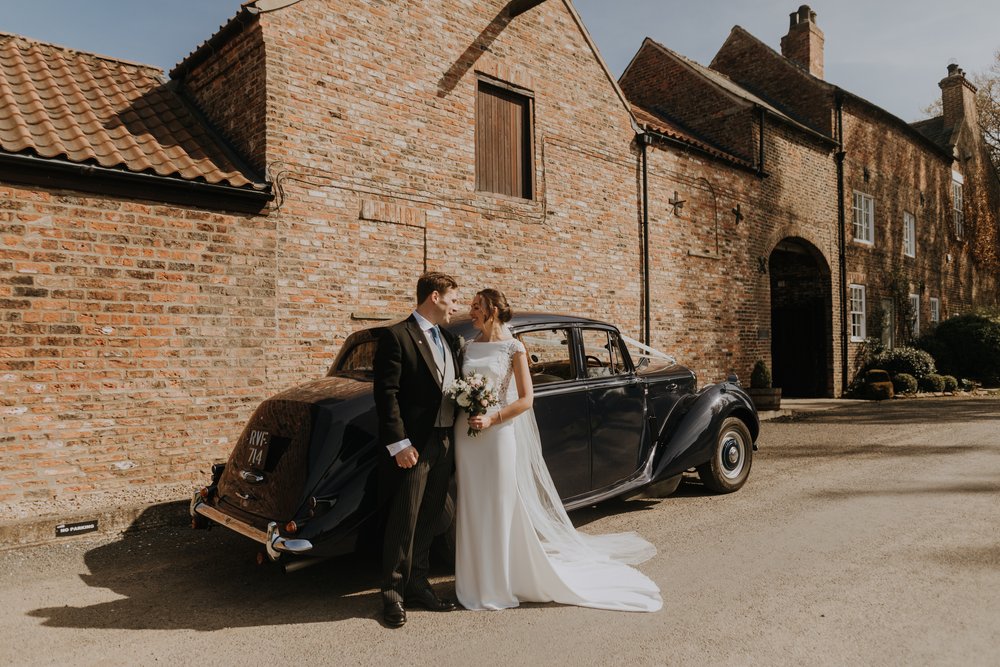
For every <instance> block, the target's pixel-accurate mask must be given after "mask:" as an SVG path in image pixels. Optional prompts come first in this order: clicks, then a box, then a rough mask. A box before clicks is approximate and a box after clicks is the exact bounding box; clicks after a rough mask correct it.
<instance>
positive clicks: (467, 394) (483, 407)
mask: <svg viewBox="0 0 1000 667" xmlns="http://www.w3.org/2000/svg"><path fill="white" fill-rule="evenodd" d="M445 394H447V395H448V396H449V397H451V398H452V399H454V400H455V402H456V403H458V406H459V407H460V408H462V409H463V410H465V411H466V412H468V413H469V415H470V416H472V417H475V416H476V415H485V414H486V413H487V412H489V411H490V408H492V407H495V406H497V405H500V397H499V396H498V395H497V390H496V387H494V386H493V383H492V382H491V381H490V380H489V379H487V378H486V377H484V376H482V375H480V374H479V373H473V374H472V375H468V376H466V377H462V378H458V379H457V380H455V381H454V382H452V383H451V385H450V386H449V387H448V389H447V390H445ZM469 435H471V436H477V435H479V431H478V430H477V429H474V428H472V427H471V426H470V427H469Z"/></svg>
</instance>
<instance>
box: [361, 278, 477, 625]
mask: <svg viewBox="0 0 1000 667" xmlns="http://www.w3.org/2000/svg"><path fill="white" fill-rule="evenodd" d="M457 310H458V283H456V282H455V279H454V278H452V277H451V276H449V275H447V274H444V273H425V274H423V275H422V276H420V279H419V280H418V281H417V308H416V310H414V311H413V314H411V315H410V317H408V318H407V319H405V320H403V321H402V322H399V323H397V324H394V325H392V326H390V327H389V328H387V329H385V330H384V331H383V333H382V335H381V337H380V338H379V342H378V350H377V352H376V353H375V360H374V366H375V408H376V411H377V413H378V426H379V442H380V443H381V444H382V445H383V446H384V447H385V448H386V449H387V452H388V453H387V454H386V455H385V456H384V457H383V461H382V470H381V474H380V480H379V481H380V491H381V493H382V494H383V497H384V499H385V500H387V503H388V506H387V509H388V517H387V522H386V527H385V541H384V546H383V549H382V577H383V580H382V603H383V612H382V615H383V619H384V621H385V624H386V625H387V626H389V627H392V628H398V627H400V626H402V625H403V624H404V623H406V607H413V606H419V607H423V608H424V609H430V610H433V611H451V610H453V609H455V604H454V603H453V602H451V601H450V600H443V599H439V598H438V597H437V595H436V594H435V593H434V591H433V590H432V589H431V585H430V582H428V581H427V570H428V567H429V563H428V554H429V551H430V546H431V540H432V538H433V537H434V535H433V528H434V523H435V521H436V519H437V518H438V517H439V516H440V514H441V512H442V511H444V505H445V499H446V497H447V494H448V485H449V483H450V479H451V473H452V468H453V467H454V460H455V454H454V451H453V450H452V446H451V445H452V427H453V426H454V423H455V404H454V401H452V400H451V399H449V398H445V397H444V394H443V392H444V390H445V389H446V388H447V387H448V386H449V385H450V384H451V382H452V381H453V380H454V379H455V377H457V375H458V373H459V371H458V350H457V348H456V341H455V339H454V337H453V336H452V335H451V334H450V333H448V332H447V331H445V330H443V329H441V327H440V325H442V324H447V323H448V322H450V321H451V317H452V315H453V314H454V313H455V312H456V311H457ZM404 605H405V606H404Z"/></svg>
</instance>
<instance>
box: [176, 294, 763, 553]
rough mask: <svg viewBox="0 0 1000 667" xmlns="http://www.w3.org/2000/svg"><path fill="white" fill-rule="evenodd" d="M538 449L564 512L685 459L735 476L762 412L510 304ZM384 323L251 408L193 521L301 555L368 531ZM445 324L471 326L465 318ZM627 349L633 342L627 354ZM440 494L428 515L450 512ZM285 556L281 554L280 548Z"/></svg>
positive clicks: (341, 545) (713, 476)
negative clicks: (326, 366)
mask: <svg viewBox="0 0 1000 667" xmlns="http://www.w3.org/2000/svg"><path fill="white" fill-rule="evenodd" d="M510 327H511V330H512V331H513V333H514V336H516V337H517V338H518V339H520V340H521V342H522V343H524V345H525V348H526V349H527V352H528V357H529V368H530V370H531V376H532V380H533V383H534V391H535V417H536V419H537V421H538V427H539V431H540V433H541V439H542V448H543V453H544V456H545V461H546V463H547V464H548V467H549V470H550V472H551V474H552V479H553V481H554V482H555V485H556V488H557V489H558V490H559V494H560V496H561V497H562V499H563V502H564V504H565V506H566V508H567V509H570V510H571V509H573V508H576V507H580V506H582V505H589V504H593V503H596V502H599V501H602V500H605V499H608V498H612V497H615V496H620V495H623V494H629V493H635V492H637V491H638V490H640V489H641V488H643V487H649V488H651V489H653V490H654V491H656V492H658V495H666V494H669V493H670V492H672V491H673V490H674V489H676V487H677V484H678V483H679V482H680V479H681V475H682V473H684V472H685V471H687V470H689V469H696V470H697V472H698V476H699V479H700V480H701V482H702V483H703V484H704V486H705V487H707V488H708V489H711V490H712V491H715V492H719V493H728V492H731V491H736V490H737V489H739V488H740V487H742V486H743V484H744V483H745V482H746V480H747V476H748V475H749V473H750V466H751V463H752V461H753V451H754V449H756V445H755V441H756V439H757V435H758V433H759V430H760V422H759V420H758V418H757V413H756V411H755V410H754V407H753V403H752V401H751V400H750V398H749V397H748V396H747V394H746V393H745V392H744V391H743V389H741V388H740V385H739V382H738V380H737V379H736V378H735V377H730V379H729V380H728V381H726V382H723V383H720V384H715V385H710V386H707V387H704V388H702V389H701V390H700V391H699V390H698V388H697V381H696V378H695V375H694V373H692V372H691V371H690V370H688V369H687V368H685V367H683V366H680V365H678V364H677V363H676V362H675V361H674V360H673V359H672V358H671V357H669V356H667V355H664V354H661V353H656V352H655V351H652V350H649V349H648V348H646V349H645V350H644V351H643V350H641V349H640V348H641V346H639V345H638V344H637V343H636V342H635V341H632V340H631V339H627V338H625V337H624V336H623V335H622V334H621V333H620V332H619V331H618V329H617V328H615V327H614V326H612V325H610V324H606V323H604V322H599V321H596V320H592V319H586V318H582V317H572V316H564V315H548V314H534V313H529V314H518V315H515V316H514V318H513V319H512V320H511V322H510ZM381 328H382V327H373V328H370V329H365V330H362V331H358V332H356V333H354V334H352V335H351V336H349V337H348V339H347V340H346V341H345V343H344V345H343V347H342V348H341V350H340V353H339V354H338V355H337V358H336V360H335V361H334V363H333V365H332V366H331V368H330V371H329V372H328V373H327V376H326V377H325V378H322V379H317V380H313V381H312V382H307V383H305V384H303V385H300V386H298V387H295V388H293V389H289V390H287V391H284V392H282V393H280V394H278V395H276V396H274V397H272V398H269V399H268V400H266V401H264V402H263V403H262V404H261V405H260V406H259V407H258V408H257V410H256V411H255V412H254V414H253V416H252V417H251V418H250V421H249V422H248V423H247V425H246V428H245V429H244V431H243V434H242V435H241V436H240V439H239V441H238V442H237V444H236V447H235V448H234V449H233V452H232V454H231V455H230V457H229V460H228V461H227V462H226V463H225V464H216V465H215V466H213V469H212V481H211V484H210V485H209V486H207V487H205V488H204V489H202V490H201V491H199V492H198V493H196V494H195V496H194V498H193V500H192V502H191V514H192V517H193V523H194V525H195V526H196V527H205V526H208V525H211V524H212V523H217V524H221V525H223V526H226V527H228V528H231V529H232V530H235V531H237V532H239V533H241V534H243V535H245V536H247V537H249V538H251V539H253V540H256V541H257V542H260V543H262V544H263V545H264V547H265V551H266V553H267V554H268V555H269V556H270V557H271V559H273V560H277V559H278V558H279V557H280V556H281V555H282V554H290V555H295V556H298V557H299V558H297V559H293V560H295V561H297V563H298V564H304V563H305V561H304V560H303V557H304V558H307V559H308V558H322V557H328V556H333V555H337V554H339V553H344V552H347V551H350V550H353V549H354V548H355V547H356V545H357V543H358V541H359V539H365V538H366V537H370V538H371V539H374V540H377V539H378V535H379V529H378V526H377V521H375V517H376V516H377V515H378V494H377V489H376V483H377V477H378V475H377V473H376V468H377V462H378V457H379V456H385V453H384V452H382V451H379V447H378V444H377V439H376V434H377V420H376V415H375V403H374V399H373V397H372V360H373V359H374V357H375V347H376V345H377V341H378V336H379V333H380V330H381ZM449 329H450V330H451V331H452V332H453V333H455V334H456V335H459V336H463V337H465V338H471V337H473V336H474V335H475V333H476V332H475V330H474V329H473V328H472V325H471V324H470V322H469V320H468V319H467V318H459V319H457V320H455V321H454V322H453V323H452V324H451V325H449ZM630 350H631V351H630ZM453 515H454V506H453V504H452V503H451V502H449V504H448V507H447V508H446V511H445V513H444V515H443V516H442V517H441V520H440V522H439V530H440V532H442V533H444V532H446V531H447V530H448V528H449V525H450V524H451V523H452V520H453ZM286 560H287V559H286Z"/></svg>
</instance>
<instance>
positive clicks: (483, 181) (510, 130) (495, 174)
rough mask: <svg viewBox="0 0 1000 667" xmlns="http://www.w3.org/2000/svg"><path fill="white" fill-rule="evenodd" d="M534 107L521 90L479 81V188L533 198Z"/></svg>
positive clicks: (477, 173)
mask: <svg viewBox="0 0 1000 667" xmlns="http://www.w3.org/2000/svg"><path fill="white" fill-rule="evenodd" d="M531 171H532V168H531V107H530V100H529V99H528V98H527V97H525V96H523V95H518V94H517V93H514V92H511V91H508V90H504V89H503V88H498V87H496V86H491V85H489V84H486V83H482V82H480V83H479V91H478V93H477V99H476V189H477V190H483V191H486V192H496V193H499V194H505V195H511V196H514V197H524V198H525V199H530V198H531Z"/></svg>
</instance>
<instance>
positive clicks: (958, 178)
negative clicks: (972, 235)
mask: <svg viewBox="0 0 1000 667" xmlns="http://www.w3.org/2000/svg"><path fill="white" fill-rule="evenodd" d="M964 184H965V179H964V178H962V175H961V174H960V173H958V172H957V171H953V172H951V208H952V217H953V219H954V221H955V238H956V239H958V240H959V241H961V240H962V239H963V238H965V209H964V206H965V201H964V198H963V196H962V186H963V185H964Z"/></svg>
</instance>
